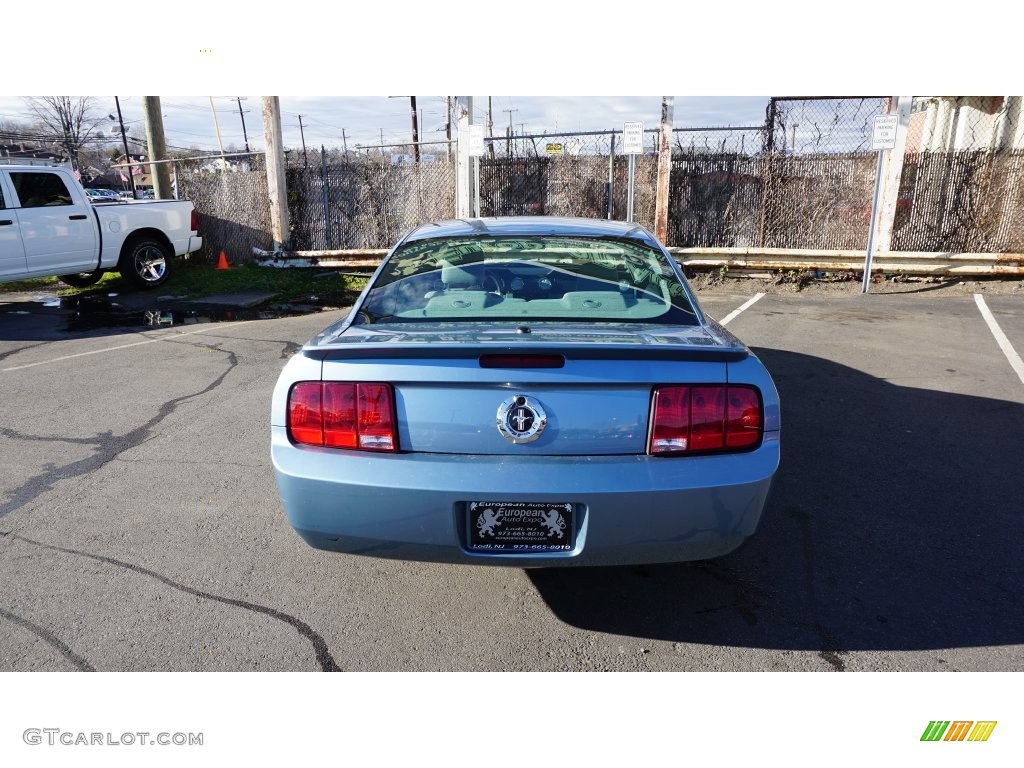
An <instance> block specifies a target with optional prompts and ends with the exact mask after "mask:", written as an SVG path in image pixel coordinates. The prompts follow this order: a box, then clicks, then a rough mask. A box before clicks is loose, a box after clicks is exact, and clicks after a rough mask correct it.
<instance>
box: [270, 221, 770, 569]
mask: <svg viewBox="0 0 1024 768" xmlns="http://www.w3.org/2000/svg"><path fill="white" fill-rule="evenodd" d="M271 424H272V446H271V450H272V458H273V463H274V472H275V475H276V478H277V484H278V488H279V489H280V492H281V500H282V502H283V505H284V509H285V512H286V513H287V515H288V519H289V521H290V522H291V524H292V526H294V528H295V530H296V531H297V532H298V533H299V535H300V536H302V538H304V539H305V540H306V541H307V542H308V543H309V544H311V545H312V546H314V547H318V548H321V549H329V550H336V551H338V552H347V553H351V554H361V555H374V556H378V557H393V558H404V559H410V560H428V561H436V562H444V563H465V564H475V565H504V566H516V567H539V566H559V567H561V566H577V565H624V564H638V563H658V562H677V561H684V560H702V559H707V558H713V557H718V556H720V555H725V554H727V553H729V552H731V551H732V550H734V549H736V548H737V547H738V546H739V545H740V544H741V543H743V541H744V540H745V539H747V538H748V537H749V536H751V535H752V534H753V533H754V531H755V529H756V528H757V524H758V520H759V519H760V517H761V512H762V510H763V509H764V506H765V500H766V499H767V497H768V492H769V488H770V486H771V482H772V477H773V476H774V474H775V471H776V469H777V467H778V463H779V428H780V419H779V396H778V393H777V392H776V390H775V386H774V384H773V383H772V380H771V377H770V376H769V375H768V372H767V371H766V370H765V368H764V366H763V365H762V364H761V362H760V361H759V360H758V359H757V358H756V357H755V356H754V355H753V354H752V353H751V352H750V350H749V349H747V348H746V347H745V346H744V345H743V343H742V342H740V341H739V340H738V339H737V338H736V337H734V336H733V335H732V334H730V333H729V332H728V331H726V330H725V329H724V328H723V327H721V326H720V325H718V324H717V323H715V322H714V321H712V320H709V319H708V318H706V317H705V316H704V314H703V313H702V312H701V310H700V307H698V305H697V301H696V299H695V298H694V295H693V293H692V292H691V290H690V288H689V286H688V285H687V282H686V280H685V278H684V277H683V275H682V273H681V271H680V269H679V267H678V265H677V264H676V262H675V260H674V259H673V258H672V257H671V256H670V255H669V254H668V253H667V252H666V251H665V249H664V248H663V247H662V246H661V245H660V244H659V243H658V241H657V240H656V239H655V238H654V236H653V235H651V233H650V232H648V231H647V230H646V229H644V228H642V227H639V226H636V225H634V224H626V223H621V222H611V221H591V220H584V219H562V218H551V217H524V218H504V219H503V218H498V219H474V220H460V221H446V222H438V223H433V224H426V225H423V226H420V227H418V228H417V229H415V230H414V231H412V232H410V233H409V234H408V235H407V236H405V237H404V238H403V239H402V240H401V242H399V243H398V245H396V246H395V247H394V249H392V251H391V252H390V253H389V254H388V256H387V258H386V259H385V260H384V262H383V264H382V265H381V267H380V268H379V269H378V270H377V272H376V273H375V274H374V276H373V277H372V279H371V280H370V282H369V284H368V286H367V288H366V290H365V291H364V292H363V294H362V295H361V296H360V298H359V300H358V301H357V302H356V304H355V306H354V307H353V309H352V311H351V312H350V313H349V315H348V316H347V317H346V318H345V319H344V320H342V321H341V322H339V323H337V324H335V325H332V326H331V327H329V328H327V329H326V330H324V331H323V332H322V333H321V334H319V335H318V336H316V337H315V338H314V339H313V340H312V341H311V342H310V343H309V344H307V345H306V346H305V347H303V349H302V351H301V352H300V353H298V354H296V355H295V356H294V357H293V358H292V359H291V360H290V361H289V362H288V364H287V365H286V366H285V368H284V371H283V372H282V374H281V377H280V380H279V381H278V383H277V387H276V389H275V391H274V398H273V406H272V412H271Z"/></svg>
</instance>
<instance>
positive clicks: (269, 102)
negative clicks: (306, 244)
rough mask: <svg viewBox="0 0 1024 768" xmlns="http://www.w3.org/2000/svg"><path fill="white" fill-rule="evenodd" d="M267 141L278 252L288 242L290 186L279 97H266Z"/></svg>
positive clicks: (272, 230) (273, 229)
mask: <svg viewBox="0 0 1024 768" xmlns="http://www.w3.org/2000/svg"><path fill="white" fill-rule="evenodd" d="M263 140H264V143H265V144H266V147H267V191H268V192H269V195H270V233H271V237H272V238H273V239H274V251H275V252H279V251H281V250H283V249H284V248H285V247H286V246H287V245H288V187H287V184H286V180H285V169H284V145H283V144H282V143H281V102H280V100H279V99H278V97H277V96H264V97H263Z"/></svg>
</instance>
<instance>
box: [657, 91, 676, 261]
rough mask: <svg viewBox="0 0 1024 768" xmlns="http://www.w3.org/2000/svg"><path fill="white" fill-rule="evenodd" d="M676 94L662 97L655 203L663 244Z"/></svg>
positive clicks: (665, 231)
mask: <svg viewBox="0 0 1024 768" xmlns="http://www.w3.org/2000/svg"><path fill="white" fill-rule="evenodd" d="M675 98H676V97H675V96H662V97H661V132H660V135H659V141H658V194H657V197H656V199H655V205H654V236H655V237H656V238H658V240H659V241H660V242H661V244H662V245H667V242H666V239H667V237H668V192H669V176H670V174H671V173H672V123H673V119H674V113H675Z"/></svg>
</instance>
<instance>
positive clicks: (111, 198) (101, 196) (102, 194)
mask: <svg viewBox="0 0 1024 768" xmlns="http://www.w3.org/2000/svg"><path fill="white" fill-rule="evenodd" d="M85 195H86V197H88V198H89V202H90V203H119V202H121V196H120V195H119V194H118V193H117V192H115V191H114V190H112V189H95V188H92V187H86V189H85Z"/></svg>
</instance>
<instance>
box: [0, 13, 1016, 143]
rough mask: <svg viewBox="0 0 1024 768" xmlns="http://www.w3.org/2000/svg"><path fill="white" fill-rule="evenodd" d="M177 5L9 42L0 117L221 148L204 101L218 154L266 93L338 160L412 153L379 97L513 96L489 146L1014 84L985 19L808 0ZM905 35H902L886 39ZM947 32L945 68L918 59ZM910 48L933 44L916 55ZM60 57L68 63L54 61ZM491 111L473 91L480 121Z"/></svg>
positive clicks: (255, 118)
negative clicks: (149, 126) (157, 131)
mask: <svg viewBox="0 0 1024 768" xmlns="http://www.w3.org/2000/svg"><path fill="white" fill-rule="evenodd" d="M986 2H988V0H978V2H977V3H976V4H975V5H974V6H973V7H974V8H975V9H976V10H978V9H979V5H984V4H985V3H986ZM54 3H55V5H57V6H60V5H66V6H67V7H68V8H69V9H74V8H77V7H78V6H77V5H74V4H72V3H71V2H70V0H54ZM174 9H175V12H174V13H165V12H164V10H163V9H162V7H160V8H157V7H155V6H154V7H150V6H149V5H137V6H133V7H132V10H131V27H132V30H133V33H132V35H130V36H129V42H128V43H126V46H125V47H126V48H128V49H130V50H131V53H130V54H129V55H124V56H122V55H120V53H118V50H117V49H118V43H117V41H118V38H117V35H112V34H111V30H110V28H109V25H108V24H107V22H106V21H104V20H103V18H102V17H101V16H97V17H96V18H93V17H89V16H81V15H76V23H75V24H74V25H71V26H64V25H49V26H48V28H47V30H46V39H47V42H48V44H49V45H50V46H51V48H52V49H53V50H60V51H62V52H63V54H62V55H60V56H54V55H51V56H47V57H38V56H35V57H33V54H34V48H35V47H36V46H37V45H38V41H37V40H36V39H35V38H34V37H33V36H32V35H28V34H24V35H13V36H11V37H10V38H9V39H8V40H7V41H5V48H6V49H7V53H6V55H7V56H8V59H9V60H11V61H26V60H29V61H33V62H34V63H33V66H32V67H18V68H17V69H16V70H12V73H11V74H10V76H8V77H6V78H4V79H3V82H2V83H0V119H2V118H5V117H6V118H14V119H18V118H19V117H23V116H24V113H25V108H24V104H23V101H22V99H21V98H20V97H22V96H24V95H38V94H58V93H60V94H67V93H71V94H89V95H96V96H97V98H98V100H99V107H100V109H101V112H107V113H113V112H114V105H113V97H112V96H102V95H100V94H112V93H118V94H142V93H147V94H154V93H155V94H161V100H162V110H163V113H164V125H165V131H166V133H167V138H168V142H169V143H170V144H171V145H172V146H176V147H184V148H191V147H193V146H194V147H197V148H199V149H203V150H208V151H210V152H216V151H218V148H219V147H218V142H217V137H216V130H215V126H214V119H213V113H212V112H211V108H210V103H211V100H212V102H213V105H214V108H215V111H216V115H217V122H218V124H219V128H220V132H221V137H222V139H223V142H224V144H225V146H228V145H232V144H233V145H235V146H238V147H241V146H242V145H243V144H244V140H243V135H242V118H241V117H240V116H239V114H238V102H237V101H235V98H236V95H237V94H246V93H248V94H268V93H269V94H277V95H279V96H280V99H281V110H282V129H283V131H284V141H285V144H286V146H288V147H300V146H301V143H302V137H301V136H300V131H299V116H300V115H301V116H302V123H303V126H304V133H305V141H306V144H307V146H311V147H316V146H319V145H320V144H324V145H327V146H341V145H342V133H343V131H344V134H345V136H346V137H347V139H348V145H349V148H353V147H355V146H357V145H364V146H365V145H376V144H379V143H381V138H382V135H383V140H384V142H385V143H400V142H405V141H408V140H409V139H410V138H411V120H410V109H409V101H408V97H407V96H397V97H395V98H389V96H390V95H394V94H409V93H411V92H414V93H418V94H422V93H427V94H430V93H467V92H473V93H492V94H493V93H505V94H520V95H514V96H494V97H493V104H494V126H495V127H494V132H495V135H498V136H501V135H504V131H505V128H506V126H507V124H508V122H509V118H510V116H511V120H512V123H513V126H514V129H515V131H516V132H517V133H521V132H523V131H524V130H525V131H526V132H528V133H530V132H537V133H542V132H545V131H546V132H548V133H554V132H555V131H559V130H561V131H578V130H585V131H586V130H606V129H609V128H617V129H620V130H621V127H622V123H623V122H624V121H627V120H640V121H642V122H643V123H644V124H645V127H655V126H656V125H657V123H658V120H659V115H660V106H661V97H660V96H659V95H658V94H664V93H683V94H689V95H686V96H676V97H675V119H674V124H675V126H676V127H708V126H723V125H747V126H749V125H756V124H758V123H761V122H763V121H764V111H765V107H766V105H767V102H768V98H769V96H771V95H776V96H781V95H794V94H795V95H800V94H840V95H857V94H864V93H871V94H878V93H883V94H892V93H932V92H942V93H963V94H979V93H986V94H1001V93H1007V92H1013V93H1016V92H1017V91H1019V85H1018V84H1017V83H1016V82H1014V77H1015V73H1016V71H1017V68H1018V67H1017V63H1016V62H1015V61H1014V60H1013V53H1012V50H1010V49H1012V46H995V47H993V46H991V45H989V44H988V42H987V41H988V40H989V39H990V34H989V32H988V31H982V32H979V33H977V34H972V33H971V27H972V25H976V24H978V23H980V22H981V21H982V19H983V18H984V15H983V14H981V13H980V12H979V13H977V14H968V15H966V16H965V17H964V18H963V19H961V20H960V21H958V24H957V25H956V29H955V30H953V29H951V28H950V26H949V25H948V24H947V23H946V22H945V21H944V20H942V19H940V18H932V17H931V16H921V15H920V14H917V13H916V12H914V11H913V9H909V10H900V9H899V8H895V7H893V6H892V4H891V3H885V2H881V0H861V2H860V3H858V4H857V6H856V7H855V8H853V7H851V8H849V9H847V12H845V13H844V14H843V16H842V19H841V23H840V24H836V23H834V22H833V21H830V20H829V19H827V18H825V16H827V14H825V15H823V14H822V6H821V5H820V4H819V3H811V2H805V1H804V0H792V1H791V2H786V3H783V4H779V5H772V6H771V7H770V8H767V7H766V6H764V4H763V3H757V2H753V0H734V2H733V3H731V4H730V6H729V11H728V14H724V13H723V12H722V11H721V10H720V9H719V8H714V7H704V6H702V7H696V6H694V5H693V4H689V5H687V4H677V3H660V1H659V0H655V1H654V2H652V3H649V4H645V5H644V6H643V7H636V8H633V7H628V6H623V5H616V6H615V8H613V9H612V12H611V13H609V14H607V15H603V14H595V13H593V11H592V9H591V5H590V4H589V3H588V2H583V0H561V1H560V2H559V3H558V4H557V5H550V4H547V3H538V2H535V0H521V2H520V3H519V4H518V5H516V6H515V8H511V7H507V6H450V7H449V6H438V7H437V8H436V9H435V11H436V13H433V14H432V15H430V16H424V15H423V14H420V15H417V16H409V15H407V13H406V12H405V11H404V10H403V7H402V6H398V5H395V4H391V3H388V2H386V0H385V2H384V3H381V4H377V5H375V6H370V5H365V4H356V5H352V6H350V7H347V8H346V9H345V10H344V12H343V13H342V12H341V11H336V10H332V11H330V12H328V11H325V10H324V6H320V5H316V4H314V3H312V2H311V0H293V2H291V3H289V4H288V5H287V6H286V7H284V8H283V9H282V10H281V12H280V13H279V14H278V15H276V16H274V17H273V18H272V19H271V20H270V23H268V20H267V19H266V18H264V17H263V16H262V15H261V14H260V13H243V14H240V13H238V11H237V10H236V9H235V8H233V7H229V6H228V5H227V4H226V5H224V6H223V7H221V6H219V5H215V4H210V3H200V2H197V1H196V0H179V2H178V3H176V4H175V6H174ZM744 9H746V11H744ZM901 14H903V16H902V17H901ZM90 25H91V26H90ZM901 25H902V26H901ZM910 28H912V29H913V30H914V35H913V36H912V37H907V36H906V35H903V34H902V33H901V32H900V29H910ZM96 37H100V38H103V39H105V40H107V41H108V44H109V45H108V49H107V50H106V51H103V52H100V51H98V50H96V49H95V46H83V40H90V39H93V38H96ZM949 37H955V38H956V41H955V51H956V55H955V56H951V55H935V56H931V55H928V51H929V50H932V51H939V50H940V49H942V48H943V44H942V42H941V41H942V40H943V39H945V38H949ZM922 39H928V40H929V41H931V42H930V45H932V47H931V48H928V47H924V48H922V46H921V45H920V44H919V43H920V41H921V40H922ZM74 57H77V58H78V59H80V60H81V62H82V66H69V65H68V62H67V61H66V59H69V58H72V59H73V58H74ZM97 58H102V60H103V63H102V66H96V59H97ZM982 63H983V64H984V66H982ZM204 91H205V92H206V94H210V93H213V94H221V95H214V96H212V97H211V96H209V95H204V94H203V92H204ZM168 94H187V95H177V96H175V95H168ZM615 94H620V95H615ZM644 94H648V95H644ZM756 94H763V95H760V96H759V95H756ZM119 98H120V99H121V102H122V110H123V112H124V115H125V119H126V121H128V131H129V134H132V135H138V136H140V137H141V136H143V134H144V131H143V124H142V122H141V119H142V107H141V104H142V97H141V96H138V95H124V96H119ZM243 98H244V100H243V101H242V110H243V113H244V118H245V124H246V129H247V132H248V134H249V142H250V146H252V147H253V148H255V149H260V148H262V146H263V136H262V127H261V124H260V122H261V121H260V112H261V110H260V97H259V96H254V95H250V96H246V97H243ZM417 101H418V104H417V106H418V108H419V109H420V110H422V113H423V123H424V125H423V126H422V129H421V131H422V134H423V139H424V140H430V139H431V138H435V139H441V138H443V135H444V134H443V125H444V97H443V96H417ZM486 104H487V97H486V96H478V97H475V108H476V112H477V115H478V120H481V121H482V120H484V119H485V118H484V115H485V114H486ZM107 128H108V130H109V128H110V126H107ZM114 135H115V136H117V135H119V132H118V131H117V130H116V129H115V131H114Z"/></svg>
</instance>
